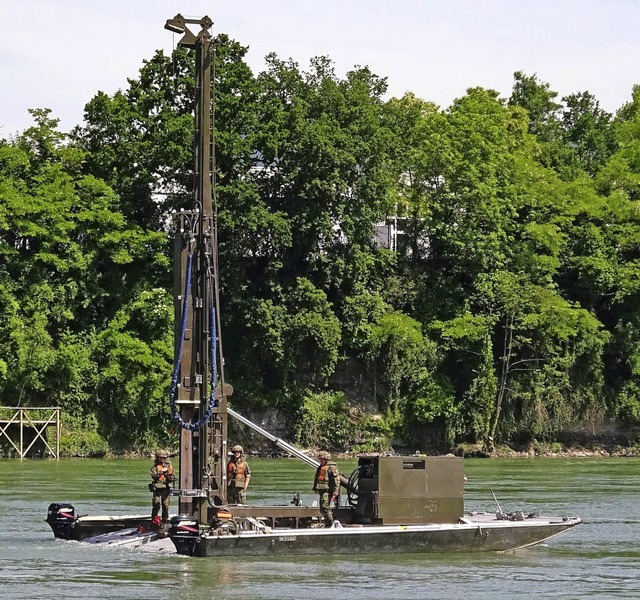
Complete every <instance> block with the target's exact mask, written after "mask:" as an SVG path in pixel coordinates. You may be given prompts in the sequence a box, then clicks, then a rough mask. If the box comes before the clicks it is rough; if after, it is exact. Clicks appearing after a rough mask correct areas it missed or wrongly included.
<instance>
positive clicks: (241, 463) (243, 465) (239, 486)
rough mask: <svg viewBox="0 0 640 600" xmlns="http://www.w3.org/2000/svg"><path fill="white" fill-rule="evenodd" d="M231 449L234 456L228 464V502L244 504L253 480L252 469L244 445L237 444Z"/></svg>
mask: <svg viewBox="0 0 640 600" xmlns="http://www.w3.org/2000/svg"><path fill="white" fill-rule="evenodd" d="M231 451H232V452H233V458H232V459H231V460H230V461H229V464H228V465H227V502H229V504H244V503H245V502H246V499H247V497H246V492H247V488H248V487H249V481H250V480H251V469H249V465H248V463H247V461H246V460H245V459H244V449H243V448H242V446H240V445H238V444H236V445H235V446H234V447H233V448H232V449H231Z"/></svg>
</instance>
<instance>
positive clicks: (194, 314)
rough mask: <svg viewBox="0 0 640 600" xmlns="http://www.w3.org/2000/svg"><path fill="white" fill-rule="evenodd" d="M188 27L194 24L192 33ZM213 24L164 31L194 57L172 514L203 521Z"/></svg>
mask: <svg viewBox="0 0 640 600" xmlns="http://www.w3.org/2000/svg"><path fill="white" fill-rule="evenodd" d="M187 25H199V26H200V31H199V32H198V33H197V34H196V33H193V32H192V31H191V30H190V29H189V28H188V27H187ZM212 25H213V21H212V20H211V19H210V18H209V17H207V16H205V17H202V18H201V19H188V18H184V17H183V16H182V15H180V14H178V15H176V16H175V17H174V18H173V19H168V20H167V22H166V24H165V29H168V30H169V31H173V32H174V33H181V34H183V37H182V38H181V39H180V41H179V42H178V45H179V46H182V47H185V48H189V49H192V50H194V51H195V65H196V98H195V142H194V195H195V203H194V204H195V206H194V208H193V209H191V210H183V211H180V212H179V213H178V214H177V215H176V223H175V227H176V236H175V246H174V262H175V269H174V271H175V275H174V276H175V282H174V288H175V294H174V306H175V323H176V327H175V357H176V361H175V364H174V372H173V377H172V380H171V392H170V401H171V410H172V416H173V418H174V420H175V421H177V422H178V424H179V425H180V465H179V466H180V479H179V484H180V487H179V489H178V490H175V492H174V493H175V494H176V495H179V498H180V499H179V511H180V513H181V514H191V515H193V516H194V517H197V518H198V519H199V520H200V521H201V522H206V521H207V515H208V508H209V506H214V505H221V504H224V503H225V502H226V490H227V486H226V467H227V423H228V421H227V420H228V414H227V396H229V395H230V394H231V393H232V391H233V390H232V388H231V386H229V385H227V384H226V383H225V378H224V360H223V354H222V340H221V337H220V333H219V332H220V311H219V309H218V307H219V305H220V295H219V279H218V256H217V244H218V237H217V228H216V210H215V205H214V202H213V177H214V174H213V172H214V166H213V156H214V154H213V148H212V135H211V128H212V104H211V65H212V61H213V52H214V40H213V39H212V36H211V31H210V30H211V27H212Z"/></svg>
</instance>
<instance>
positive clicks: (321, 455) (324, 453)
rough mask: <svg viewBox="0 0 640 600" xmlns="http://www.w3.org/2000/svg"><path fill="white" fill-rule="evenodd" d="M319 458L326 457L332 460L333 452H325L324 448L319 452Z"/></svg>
mask: <svg viewBox="0 0 640 600" xmlns="http://www.w3.org/2000/svg"><path fill="white" fill-rule="evenodd" d="M318 458H324V459H326V460H330V459H331V454H329V453H328V452H325V451H324V450H321V451H320V452H318Z"/></svg>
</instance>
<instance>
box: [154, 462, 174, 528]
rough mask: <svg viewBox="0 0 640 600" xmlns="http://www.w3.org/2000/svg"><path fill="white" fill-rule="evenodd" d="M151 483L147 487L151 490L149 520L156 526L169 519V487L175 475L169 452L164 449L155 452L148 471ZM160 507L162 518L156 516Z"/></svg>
mask: <svg viewBox="0 0 640 600" xmlns="http://www.w3.org/2000/svg"><path fill="white" fill-rule="evenodd" d="M149 474H150V475H151V481H152V483H151V484H150V485H149V488H150V489H151V491H152V492H153V496H152V498H151V520H152V521H153V524H154V525H155V526H156V527H160V526H164V525H166V524H167V522H168V521H169V505H170V504H171V488H172V487H173V482H174V481H175V479H176V476H175V474H174V472H173V465H172V464H171V461H170V460H169V454H168V453H167V452H166V451H165V450H158V451H157V452H156V460H155V463H154V465H153V467H151V470H150V471H149ZM161 507H162V520H160V517H158V513H159V512H160V508H161Z"/></svg>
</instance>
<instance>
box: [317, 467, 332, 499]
mask: <svg viewBox="0 0 640 600" xmlns="http://www.w3.org/2000/svg"><path fill="white" fill-rule="evenodd" d="M315 488H316V491H317V492H328V491H329V463H326V464H324V465H320V466H319V467H318V470H317V471H316V485H315Z"/></svg>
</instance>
